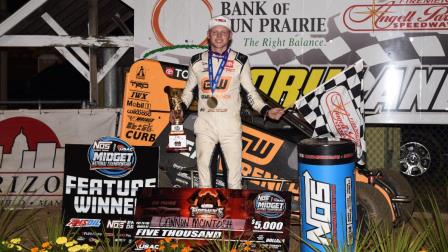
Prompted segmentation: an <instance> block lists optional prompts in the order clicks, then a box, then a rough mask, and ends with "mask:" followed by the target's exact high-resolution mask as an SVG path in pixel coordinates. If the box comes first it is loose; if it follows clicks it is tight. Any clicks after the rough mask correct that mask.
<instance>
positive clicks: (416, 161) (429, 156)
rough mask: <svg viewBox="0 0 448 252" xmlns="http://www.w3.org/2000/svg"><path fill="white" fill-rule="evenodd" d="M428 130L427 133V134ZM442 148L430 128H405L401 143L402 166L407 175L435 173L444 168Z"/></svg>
mask: <svg viewBox="0 0 448 252" xmlns="http://www.w3.org/2000/svg"><path fill="white" fill-rule="evenodd" d="M425 132H426V134H425ZM441 150H442V148H441V146H440V144H439V143H438V142H437V141H436V138H434V137H433V136H432V135H431V132H430V130H427V131H423V129H419V128H417V129H403V130H402V137H401V144H400V168H401V173H403V174H404V175H406V176H411V177H418V176H422V175H425V176H427V175H430V174H434V172H435V171H437V170H439V169H443V167H441V164H442V163H443V156H442V151H441Z"/></svg>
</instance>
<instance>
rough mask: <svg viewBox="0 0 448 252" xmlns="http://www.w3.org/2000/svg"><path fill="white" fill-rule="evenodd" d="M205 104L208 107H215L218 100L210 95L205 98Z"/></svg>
mask: <svg viewBox="0 0 448 252" xmlns="http://www.w3.org/2000/svg"><path fill="white" fill-rule="evenodd" d="M207 105H208V107H209V108H216V106H218V100H217V99H216V98H215V97H214V96H212V97H210V98H208V99H207Z"/></svg>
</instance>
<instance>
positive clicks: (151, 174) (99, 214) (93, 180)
mask: <svg viewBox="0 0 448 252" xmlns="http://www.w3.org/2000/svg"><path fill="white" fill-rule="evenodd" d="M65 148H66V149H65V174H64V177H65V180H64V195H63V212H64V223H65V226H66V227H70V228H76V229H78V228H79V232H78V233H77V238H76V239H77V240H78V241H84V240H88V241H91V240H92V239H98V238H100V237H102V236H103V235H104V233H106V234H107V236H112V235H113V233H114V231H115V233H116V232H117V229H120V233H119V236H120V238H121V239H122V241H123V242H127V243H131V242H132V241H133V239H132V230H133V228H134V212H135V205H136V199H137V198H136V195H137V190H138V189H139V188H150V187H156V186H157V177H158V174H157V171H158V169H157V167H158V161H159V149H158V148H155V147H135V148H134V147H132V146H131V145H129V144H128V143H127V142H125V141H123V140H121V139H119V138H116V137H102V138H100V139H97V140H95V141H94V142H93V144H92V145H91V146H89V145H74V144H67V145H66V147H65ZM115 235H118V234H115Z"/></svg>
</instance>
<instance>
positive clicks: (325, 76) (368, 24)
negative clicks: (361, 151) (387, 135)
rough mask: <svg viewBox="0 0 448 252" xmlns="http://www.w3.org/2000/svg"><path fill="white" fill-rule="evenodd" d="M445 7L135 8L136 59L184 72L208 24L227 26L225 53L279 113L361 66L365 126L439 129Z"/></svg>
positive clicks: (150, 4)
mask: <svg viewBox="0 0 448 252" xmlns="http://www.w3.org/2000/svg"><path fill="white" fill-rule="evenodd" d="M446 4H447V2H446V1H430V2H428V1H423V0H395V1H390V0H372V1H365V0H315V1H305V0H282V1H243V0H236V1H225V0H218V1H212V0H202V1H196V0H184V1H164V0H148V1H135V7H134V10H135V18H134V27H135V32H134V34H135V35H134V38H135V49H134V54H135V58H138V59H140V58H147V59H156V60H160V61H164V62H171V63H178V64H183V65H188V63H189V59H190V57H191V56H192V55H194V54H196V53H198V52H200V51H202V50H205V49H206V44H207V41H206V32H207V25H208V21H209V19H210V17H211V16H216V15H226V16H228V17H229V18H230V19H231V22H232V30H233V31H234V36H233V37H234V39H233V42H232V48H233V49H235V50H237V51H240V52H242V53H245V54H247V55H249V56H250V62H251V65H252V67H253V68H252V77H253V80H254V84H255V85H256V86H257V87H258V88H259V89H260V90H261V91H263V92H264V93H266V94H268V95H269V96H270V97H272V98H273V99H274V100H276V101H277V102H279V103H280V104H282V105H283V106H285V107H288V106H289V105H291V104H293V103H294V102H295V101H296V100H297V98H298V97H300V96H302V95H305V94H307V93H309V92H310V91H312V90H314V89H315V88H316V86H318V85H320V84H323V83H324V82H325V81H327V80H329V79H330V78H331V77H333V76H335V75H336V74H337V73H339V72H340V71H342V70H343V69H344V68H345V67H347V66H349V65H352V64H354V63H355V62H357V61H358V60H359V59H363V60H364V61H365V62H366V64H367V66H368V67H369V69H368V70H367V72H366V74H365V77H364V85H365V89H366V90H367V91H368V93H367V95H366V103H365V109H366V115H367V117H366V122H367V123H379V124H394V123H400V124H422V123H424V124H447V123H448V117H447V116H445V115H444V112H445V109H446V108H447V107H448V102H447V100H446V99H445V97H447V96H448V78H445V77H446V76H447V74H448V57H447V56H448V55H447V54H448V39H447V36H446V35H447V34H448V22H447V20H446Z"/></svg>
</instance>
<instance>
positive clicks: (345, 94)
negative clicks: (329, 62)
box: [295, 60, 366, 165]
mask: <svg viewBox="0 0 448 252" xmlns="http://www.w3.org/2000/svg"><path fill="white" fill-rule="evenodd" d="M365 70H366V67H365V66H364V61H362V60H359V61H358V62H356V63H355V64H354V65H352V66H350V67H348V68H347V69H345V70H344V71H343V72H341V73H340V74H338V75H336V76H335V77H334V78H332V79H331V80H329V81H327V82H326V83H324V84H323V85H320V86H319V87H317V88H316V89H315V90H314V91H313V92H311V93H309V94H307V95H306V96H304V97H302V98H300V99H299V100H297V101H296V102H295V107H296V109H297V110H298V111H299V112H300V113H301V114H302V115H303V116H304V118H305V120H306V121H307V122H308V123H309V124H310V125H311V126H312V127H313V128H314V132H313V137H336V138H341V139H349V140H351V141H353V142H354V143H355V144H356V152H357V157H358V162H357V163H358V164H359V165H365V157H366V142H365V139H364V135H365V122H364V94H365V91H364V90H363V85H362V79H363V77H364V73H365Z"/></svg>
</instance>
